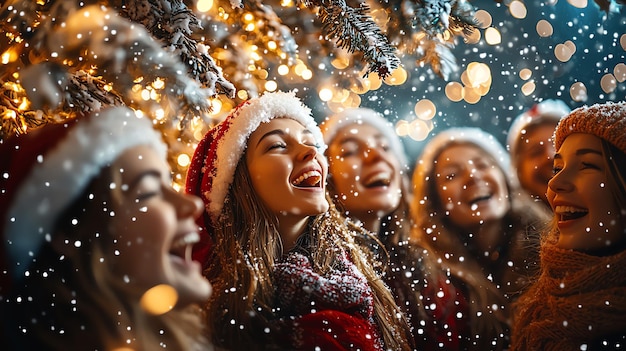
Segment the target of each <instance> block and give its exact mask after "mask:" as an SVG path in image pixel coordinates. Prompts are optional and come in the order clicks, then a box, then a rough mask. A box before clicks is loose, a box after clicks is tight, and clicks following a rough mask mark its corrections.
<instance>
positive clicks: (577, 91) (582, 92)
mask: <svg viewBox="0 0 626 351" xmlns="http://www.w3.org/2000/svg"><path fill="white" fill-rule="evenodd" d="M569 95H570V96H571V97H572V100H574V101H578V102H584V101H587V87H586V86H585V84H584V83H582V82H576V83H574V84H572V86H571V87H570V88H569Z"/></svg>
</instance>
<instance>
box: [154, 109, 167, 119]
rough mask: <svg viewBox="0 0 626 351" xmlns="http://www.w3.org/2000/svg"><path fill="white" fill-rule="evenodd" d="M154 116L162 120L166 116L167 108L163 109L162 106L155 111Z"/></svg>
mask: <svg viewBox="0 0 626 351" xmlns="http://www.w3.org/2000/svg"><path fill="white" fill-rule="evenodd" d="M154 118H155V119H157V120H159V121H160V120H162V119H164V118H165V110H163V109H162V108H160V109H157V110H156V111H154Z"/></svg>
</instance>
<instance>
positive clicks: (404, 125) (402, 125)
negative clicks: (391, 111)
mask: <svg viewBox="0 0 626 351" xmlns="http://www.w3.org/2000/svg"><path fill="white" fill-rule="evenodd" d="M409 128H410V126H409V122H407V121H405V120H403V119H401V120H399V121H398V122H397V123H396V134H398V136H401V137H403V136H407V135H409Z"/></svg>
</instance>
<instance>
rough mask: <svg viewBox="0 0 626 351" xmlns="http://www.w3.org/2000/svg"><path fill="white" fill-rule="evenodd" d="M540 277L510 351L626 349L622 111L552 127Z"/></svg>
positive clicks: (625, 119)
mask: <svg viewBox="0 0 626 351" xmlns="http://www.w3.org/2000/svg"><path fill="white" fill-rule="evenodd" d="M554 146H555V150H556V154H555V156H554V176H553V177H552V179H551V180H550V182H549V183H548V193H547V198H548V201H549V203H550V206H551V207H552V210H553V211H554V220H553V225H552V228H551V229H550V231H549V232H548V233H547V234H546V235H545V237H544V239H543V242H542V246H541V274H540V275H539V278H538V280H537V282H536V283H535V284H534V285H533V286H532V288H531V289H529V290H528V292H527V293H526V294H524V295H523V296H522V297H520V299H519V300H518V302H517V304H516V306H515V307H516V313H515V315H516V316H517V317H516V319H515V323H514V325H513V348H512V349H513V350H617V349H623V348H624V346H625V345H626V318H624V316H626V268H624V267H626V103H624V102H621V103H612V102H608V103H605V104H601V105H600V104H598V105H593V106H591V107H586V106H585V107H581V108H578V109H576V110H574V111H572V113H570V114H569V115H568V116H566V117H564V118H563V119H562V120H561V121H560V122H559V125H558V126H557V129H556V132H555V139H554Z"/></svg>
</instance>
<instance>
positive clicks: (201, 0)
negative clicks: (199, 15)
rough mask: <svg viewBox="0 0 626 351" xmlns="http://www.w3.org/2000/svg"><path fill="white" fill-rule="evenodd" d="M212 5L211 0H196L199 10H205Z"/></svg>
mask: <svg viewBox="0 0 626 351" xmlns="http://www.w3.org/2000/svg"><path fill="white" fill-rule="evenodd" d="M211 7H213V0H198V2H197V3H196V8H197V9H198V11H200V12H207V11H209V10H210V9H211Z"/></svg>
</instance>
